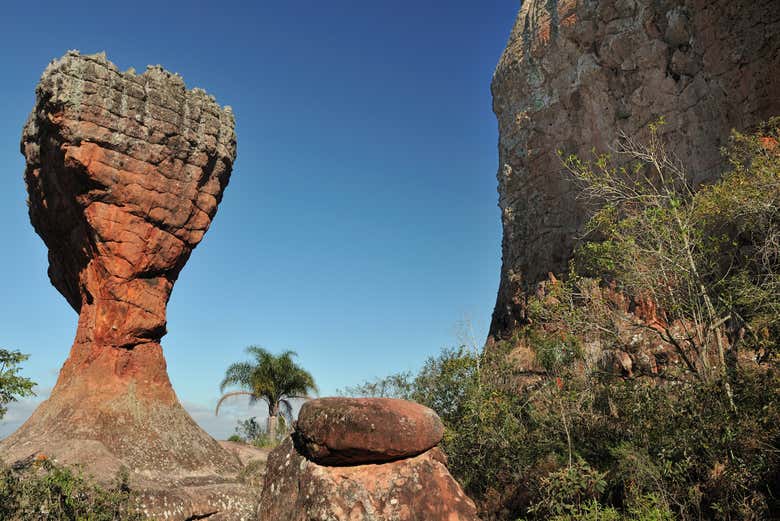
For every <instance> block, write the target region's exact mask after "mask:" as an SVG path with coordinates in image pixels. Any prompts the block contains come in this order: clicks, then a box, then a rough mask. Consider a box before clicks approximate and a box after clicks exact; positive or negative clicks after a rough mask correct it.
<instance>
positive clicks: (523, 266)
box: [490, 0, 780, 338]
mask: <svg viewBox="0 0 780 521" xmlns="http://www.w3.org/2000/svg"><path fill="white" fill-rule="evenodd" d="M778 70H780V2H778V1H777V0H756V1H750V2H748V1H745V0H738V1H732V0H652V1H651V0H603V1H593V0H552V1H550V0H544V1H542V0H525V1H524V2H523V4H522V7H521V9H520V12H519V14H518V17H517V20H516V22H515V26H514V28H513V30H512V34H511V36H510V38H509V43H508V45H507V48H506V50H505V51H504V54H503V56H502V57H501V59H500V61H499V64H498V66H497V68H496V72H495V75H494V78H493V83H492V92H493V100H494V101H493V103H494V111H495V113H496V116H497V118H498V125H499V134H500V138H499V168H498V191H499V206H500V208H501V212H502V222H503V230H504V235H503V245H502V254H503V266H502V269H501V282H500V287H499V291H498V298H497V301H496V307H495V310H494V313H493V320H492V324H491V328H490V335H491V337H493V338H502V337H507V336H509V335H510V334H511V332H512V331H513V330H514V329H515V328H516V327H517V326H518V325H519V324H521V323H522V322H523V319H524V296H525V295H526V294H527V292H528V291H529V290H531V289H532V288H533V287H534V286H535V285H536V283H538V282H539V281H541V280H543V279H545V278H547V273H548V272H556V273H557V272H562V271H564V270H565V269H566V264H567V261H568V259H569V257H570V254H571V252H572V248H573V247H574V244H575V241H576V238H577V235H578V232H579V231H580V230H581V227H582V224H583V221H584V219H585V209H584V208H583V205H582V203H581V202H580V201H578V199H577V190H576V187H575V186H574V185H573V184H572V183H571V182H570V181H569V180H568V179H567V177H566V175H564V174H563V173H562V171H561V170H562V168H561V162H560V160H559V158H558V157H557V151H558V150H563V151H564V152H565V153H567V154H568V153H576V154H578V155H580V156H581V157H589V155H590V154H591V150H592V149H594V148H595V149H596V150H598V151H607V150H609V147H610V145H612V144H613V143H614V142H615V139H616V137H617V136H618V133H619V132H621V131H622V132H625V133H626V134H627V135H629V136H637V137H640V138H641V136H642V134H643V132H646V129H647V125H648V124H649V123H651V122H653V121H655V120H657V119H658V118H659V117H661V116H663V117H664V118H665V120H666V125H665V126H664V127H663V129H662V132H663V134H664V138H665V140H666V141H667V143H668V144H669V147H670V149H671V151H672V152H673V153H675V154H676V155H677V156H678V157H680V158H683V159H684V161H685V165H686V167H687V168H688V171H689V173H690V176H691V178H692V179H693V180H694V181H695V182H702V181H706V180H711V179H713V178H715V177H717V176H718V174H719V173H720V169H721V167H722V160H721V157H720V154H719V148H720V146H722V145H723V144H724V143H725V141H726V139H727V138H728V135H729V132H730V130H731V129H732V128H736V129H745V128H748V127H750V126H751V125H754V124H756V123H758V122H760V121H762V120H765V119H767V118H768V117H769V116H772V115H777V114H780V74H779V73H778Z"/></svg>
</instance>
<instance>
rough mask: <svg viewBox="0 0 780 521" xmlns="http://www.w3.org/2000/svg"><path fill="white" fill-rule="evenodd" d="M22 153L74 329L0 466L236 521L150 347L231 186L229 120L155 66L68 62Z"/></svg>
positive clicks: (223, 465) (57, 69)
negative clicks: (35, 466) (83, 480)
mask: <svg viewBox="0 0 780 521" xmlns="http://www.w3.org/2000/svg"><path fill="white" fill-rule="evenodd" d="M21 148H22V153H23V154H24V155H25V158H26V160H27V167H26V170H25V180H26V183H27V189H28V193H29V203H30V220H31V221H32V224H33V226H34V227H35V230H36V231H37V232H38V234H39V235H40V236H41V238H42V239H43V240H44V242H45V243H46V245H47V247H48V248H49V277H50V278H51V281H52V283H53V284H54V286H55V287H56V288H57V289H58V290H59V291H60V292H61V293H62V294H63V295H64V296H65V298H66V299H67V300H68V302H69V303H70V305H71V306H72V307H73V308H74V309H75V310H76V311H77V312H78V313H79V322H78V330H77V332H76V339H75V342H74V344H73V347H72V349H71V352H70V356H69V357H68V359H67V360H66V362H65V364H64V366H63V367H62V370H61V371H60V375H59V378H58V380H57V384H56V386H55V387H54V389H53V390H52V393H51V396H50V398H49V399H48V400H47V401H45V402H44V403H43V404H41V406H40V407H39V408H38V409H37V410H36V411H35V413H34V414H33V415H32V417H31V418H30V419H29V420H28V421H27V422H26V423H25V424H24V425H23V426H22V427H21V428H20V429H19V430H18V431H17V432H16V433H14V434H13V435H11V436H10V437H9V438H7V439H6V440H3V441H2V443H0V454H2V455H3V458H4V459H6V460H13V459H15V458H23V457H25V456H28V455H30V454H31V453H34V452H42V453H44V454H46V455H47V456H49V457H53V458H55V459H57V460H59V461H60V462H63V463H78V464H82V465H84V466H85V467H86V469H87V470H88V471H89V472H91V473H93V474H95V475H96V477H98V478H99V479H102V480H109V479H112V478H113V475H114V473H115V472H116V471H117V470H119V468H120V467H125V468H127V469H128V470H129V471H130V473H131V484H132V485H133V486H135V487H136V488H139V489H141V490H142V491H143V493H144V497H145V500H144V504H145V506H146V507H147V509H148V512H149V513H150V514H153V515H154V517H158V518H164V519H185V518H190V517H192V516H203V515H206V514H214V513H216V514H217V517H222V518H223V519H230V518H235V519H242V518H245V517H246V514H247V512H249V511H251V510H253V505H252V499H253V498H252V495H251V494H250V493H249V492H248V491H247V490H246V489H245V488H244V487H242V486H240V485H238V484H237V482H236V475H237V473H238V472H239V469H240V463H239V461H238V459H237V458H236V457H235V456H234V455H233V454H231V453H229V452H227V451H225V450H224V449H223V448H222V447H221V446H220V445H219V444H218V443H217V442H216V441H215V440H213V439H212V438H211V437H210V436H208V435H207V434H206V433H205V432H203V431H202V430H201V429H200V428H199V427H198V426H197V424H196V423H195V422H194V421H193V420H192V418H190V416H189V415H188V414H187V413H186V412H185V410H184V409H183V408H182V407H181V405H180V404H179V402H178V400H177V398H176V395H175V393H174V391H173V389H172V388H171V384H170V381H169V379H168V375H167V371H166V365H165V359H164V357H163V353H162V348H161V346H160V339H161V338H162V336H163V335H164V334H165V332H166V319H165V308H166V304H167V302H168V298H169V296H170V294H171V290H172V288H173V284H174V282H175V281H176V278H177V277H178V275H179V272H180V271H181V269H182V267H183V266H184V264H185V263H186V261H187V259H188V258H189V256H190V253H191V252H192V249H193V248H194V247H195V246H196V245H197V244H198V243H199V242H200V240H201V239H202V238H203V235H204V234H205V233H206V231H207V230H208V228H209V225H210V224H211V220H212V219H213V218H214V215H215V214H216V211H217V205H218V204H219V202H220V200H221V199H222V193H223V191H224V189H225V187H226V185H227V183H228V179H229V177H230V173H231V169H232V165H233V161H234V159H235V155H236V138H235V133H234V119H233V115H232V113H231V111H230V109H229V108H225V109H223V108H221V107H220V106H219V105H218V104H217V103H216V102H215V101H214V98H212V97H210V96H208V95H207V94H206V93H205V92H203V91H202V90H198V89H195V90H190V91H188V90H187V89H186V88H185V85H184V81H183V80H182V78H181V77H179V76H177V75H174V74H171V73H168V72H166V71H164V70H163V69H162V68H160V67H149V68H148V69H147V70H146V72H144V73H143V74H140V75H137V74H135V73H134V72H133V71H128V72H120V71H119V70H118V69H117V67H116V66H114V65H113V64H112V63H110V62H109V61H107V60H106V58H105V55H92V56H84V55H80V54H79V53H77V52H69V53H68V54H66V55H65V56H64V57H62V58H61V59H59V60H55V61H53V62H52V63H51V64H50V65H49V66H48V67H47V68H46V71H45V72H44V73H43V76H42V78H41V81H40V83H39V85H38V88H37V90H36V105H35V108H34V109H33V111H32V114H31V115H30V118H29V120H28V121H27V124H26V125H25V128H24V132H23V136H22V145H21Z"/></svg>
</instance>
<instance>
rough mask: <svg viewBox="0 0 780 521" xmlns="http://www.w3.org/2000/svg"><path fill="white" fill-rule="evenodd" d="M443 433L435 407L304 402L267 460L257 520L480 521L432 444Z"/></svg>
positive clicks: (351, 401)
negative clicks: (291, 428)
mask: <svg viewBox="0 0 780 521" xmlns="http://www.w3.org/2000/svg"><path fill="white" fill-rule="evenodd" d="M394 433H397V435H395V434H394ZM441 436H442V426H441V421H440V420H439V418H438V417H437V416H436V414H435V413H434V412H433V411H431V410H430V409H428V408H426V407H422V406H420V405H417V404H414V403H410V402H405V401H403V400H387V399H373V398H372V399H368V398H361V399H350V398H324V399H319V400H313V401H311V402H307V403H306V404H305V405H304V407H303V409H302V410H301V413H300V415H299V420H298V425H297V427H296V431H295V432H294V433H293V434H292V436H291V437H288V438H287V439H286V440H285V441H284V443H282V444H281V445H280V446H279V447H277V448H276V449H275V450H274V451H273V452H272V453H271V454H270V456H269V457H268V466H267V471H266V477H265V485H264V487H263V494H262V497H261V500H260V506H259V508H258V515H257V519H258V520H259V521H312V520H319V519H328V520H330V521H478V517H477V512H476V507H475V506H474V503H473V502H472V501H471V499H469V498H468V497H467V496H466V495H465V494H464V493H463V491H462V490H461V488H460V486H459V485H458V483H457V482H456V481H455V480H454V479H453V478H452V476H451V475H450V473H449V471H448V470H447V466H446V458H445V457H444V454H443V453H442V452H441V451H440V450H439V448H438V447H436V444H438V443H439V441H441ZM313 440H317V441H313ZM405 443H408V445H405ZM390 455H392V456H390ZM307 456H308V457H307ZM358 462H359V463H358Z"/></svg>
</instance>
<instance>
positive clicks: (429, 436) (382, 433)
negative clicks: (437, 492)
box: [296, 398, 444, 465]
mask: <svg viewBox="0 0 780 521" xmlns="http://www.w3.org/2000/svg"><path fill="white" fill-rule="evenodd" d="M296 431H297V433H298V436H299V445H300V447H301V449H302V450H303V451H304V452H305V454H306V456H307V457H308V458H309V459H311V460H312V461H315V462H317V463H319V464H321V465H354V464H361V463H379V462H383V461H392V460H396V459H400V458H408V457H410V456H416V455H417V454H420V453H422V452H425V451H426V450H428V449H430V448H432V447H434V446H436V445H438V443H439V442H440V441H441V438H442V435H443V434H444V425H443V424H442V422H441V419H439V417H438V415H437V414H436V413H435V412H433V411H432V410H431V409H429V408H428V407H425V406H422V405H420V404H417V403H414V402H409V401H406V400H397V399H392V398H320V399H317V400H311V401H308V402H306V403H305V404H304V405H303V407H302V408H301V411H300V413H299V414H298V424H297V428H296Z"/></svg>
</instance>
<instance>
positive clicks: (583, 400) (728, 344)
mask: <svg viewBox="0 0 780 521" xmlns="http://www.w3.org/2000/svg"><path fill="white" fill-rule="evenodd" d="M657 130H658V128H657V127H654V128H652V129H651V134H650V139H649V141H648V142H647V143H644V144H643V143H638V142H635V141H630V140H627V141H623V142H622V148H621V149H620V150H619V152H620V153H621V154H622V157H617V156H616V157H615V158H611V157H609V156H606V155H603V156H599V157H598V158H597V160H596V161H594V162H592V163H587V162H584V161H582V160H580V159H579V158H576V157H569V158H565V164H566V166H567V167H568V168H569V169H570V171H571V172H572V173H573V174H574V176H575V178H576V179H577V180H579V182H581V183H583V186H584V193H585V194H586V195H589V196H592V197H591V198H590V200H591V202H592V203H595V204H593V208H594V211H593V214H592V218H591V219H590V221H589V223H588V227H587V229H586V232H587V234H586V235H585V237H584V239H583V241H582V243H581V246H580V248H579V249H578V251H577V253H576V255H575V259H574V260H573V262H572V265H571V269H570V273H568V274H567V276H566V277H565V278H563V279H562V280H557V279H553V280H551V281H550V282H548V283H546V284H543V285H541V286H540V288H539V291H538V292H537V293H536V294H535V295H533V296H531V297H529V299H528V302H527V310H528V317H529V322H528V323H527V324H526V325H525V326H523V327H522V328H521V329H519V330H518V331H517V332H516V334H515V337H514V338H513V339H511V340H509V341H506V342H502V343H499V344H495V345H493V346H489V347H488V348H487V349H486V350H485V351H484V352H482V353H479V352H477V351H475V350H473V349H468V348H458V349H449V350H445V351H444V352H442V354H441V355H439V356H438V357H435V358H432V359H430V360H429V361H428V362H427V363H426V364H425V365H424V367H423V369H422V370H421V371H420V372H419V374H417V375H410V374H399V375H394V376H392V377H390V378H389V379H387V380H386V381H381V380H380V381H374V382H369V383H368V384H366V385H364V386H359V387H356V388H351V389H348V390H347V391H346V392H347V393H348V394H371V393H376V392H378V391H381V392H382V393H385V394H395V395H399V396H401V397H405V398H409V399H413V400H417V401H419V402H421V403H424V404H426V405H428V406H430V407H431V408H433V409H434V410H436V411H437V412H438V413H439V414H440V416H441V418H442V420H443V421H444V422H445V426H446V432H445V438H444V447H445V450H446V452H447V453H448V455H449V458H450V466H451V470H452V472H453V474H454V475H455V476H456V478H457V479H458V480H459V481H460V482H461V483H462V484H463V486H464V487H465V489H466V491H467V492H468V493H470V494H471V495H473V496H474V497H475V498H476V499H477V501H478V503H479V505H480V507H481V510H482V516H483V518H484V519H508V520H515V519H518V518H523V519H558V520H573V519H593V520H613V519H615V520H620V519H625V520H639V519H642V520H650V519H653V520H664V519H686V520H687V519H691V520H692V519H723V520H726V519H766V518H767V517H769V516H770V515H771V513H772V512H777V511H778V510H780V503H778V497H780V486H778V483H780V471H779V470H778V469H780V399H779V398H780V375H778V373H777V367H776V358H777V357H776V355H777V342H778V340H779V339H780V331H778V316H780V315H779V314H778V312H777V311H778V306H780V293H778V289H780V277H779V276H778V275H779V274H780V255H779V254H780V248H778V244H780V241H779V240H778V239H779V238H780V145H778V140H780V121H779V120H774V121H771V122H770V123H769V124H768V125H766V126H764V127H762V128H760V129H759V130H758V131H757V132H756V133H755V134H753V135H744V134H739V133H734V134H733V137H732V140H731V143H730V146H729V148H728V150H726V151H725V153H726V154H727V158H728V160H729V163H730V165H731V169H730V171H729V172H728V173H726V174H725V175H724V176H723V177H722V179H721V180H720V181H719V182H717V183H715V184H712V185H709V186H704V187H700V188H699V189H698V190H693V188H692V187H690V186H689V185H688V184H687V182H686V181H685V180H686V179H688V177H687V176H686V175H685V172H684V171H683V169H682V168H681V167H680V163H679V162H677V161H676V160H674V159H673V158H672V157H670V156H668V155H666V154H665V152H664V150H663V147H661V145H660V141H659V139H658V134H657ZM626 154H627V155H626ZM613 159H616V160H618V166H615V164H614V163H613ZM629 296H631V297H629ZM627 300H628V301H629V303H628V304H627ZM643 306H644V308H646V309H644V314H642V313H640V312H639V308H641V307H643ZM632 311H633V312H632ZM637 338H639V339H640V340H641V341H639V342H638V341H637ZM642 345H644V346H645V347H642ZM646 346H651V347H652V349H646ZM519 348H521V349H520V350H521V351H522V350H523V349H525V350H526V351H530V352H532V354H533V357H532V358H533V360H532V361H530V362H528V363H521V361H518V360H517V358H516V355H517V351H518V349H519ZM643 349H644V350H643ZM605 354H611V356H614V357H617V358H618V360H621V358H620V357H624V358H625V362H624V365H621V364H617V366H615V364H610V363H609V360H611V359H610V358H609V357H605ZM643 357H644V358H652V360H650V361H645V362H642V360H643ZM632 360H633V361H632Z"/></svg>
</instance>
